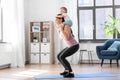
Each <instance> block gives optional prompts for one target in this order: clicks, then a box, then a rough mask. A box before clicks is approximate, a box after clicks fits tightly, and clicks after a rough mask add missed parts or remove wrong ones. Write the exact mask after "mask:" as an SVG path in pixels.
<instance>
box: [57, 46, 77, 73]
mask: <svg viewBox="0 0 120 80" xmlns="http://www.w3.org/2000/svg"><path fill="white" fill-rule="evenodd" d="M78 49H79V44H76V45H74V46H72V47H69V48H68V47H66V48H64V49H63V50H62V51H61V52H60V53H59V54H58V56H57V58H58V60H59V61H60V63H61V64H62V65H63V67H64V68H65V70H68V71H69V72H72V68H71V66H70V63H69V62H68V61H67V59H66V57H68V56H71V55H73V54H74V53H75V52H76V51H77V50H78Z"/></svg>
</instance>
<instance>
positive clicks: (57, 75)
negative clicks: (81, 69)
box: [34, 73, 116, 80]
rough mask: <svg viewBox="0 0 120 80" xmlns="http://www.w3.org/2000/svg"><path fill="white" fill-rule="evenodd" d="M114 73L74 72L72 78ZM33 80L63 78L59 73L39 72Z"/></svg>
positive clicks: (107, 75) (112, 75) (106, 75)
mask: <svg viewBox="0 0 120 80" xmlns="http://www.w3.org/2000/svg"><path fill="white" fill-rule="evenodd" d="M115 76H116V75H115V74H110V73H93V74H80V73H77V74H75V76H74V78H95V77H115ZM34 78H35V80H40V79H54V78H64V77H63V76H62V75H59V74H48V75H47V74H41V75H36V76H34Z"/></svg>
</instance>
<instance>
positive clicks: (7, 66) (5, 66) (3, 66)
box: [0, 64, 11, 69]
mask: <svg viewBox="0 0 120 80" xmlns="http://www.w3.org/2000/svg"><path fill="white" fill-rule="evenodd" d="M10 66H11V64H3V65H0V69H4V68H10Z"/></svg>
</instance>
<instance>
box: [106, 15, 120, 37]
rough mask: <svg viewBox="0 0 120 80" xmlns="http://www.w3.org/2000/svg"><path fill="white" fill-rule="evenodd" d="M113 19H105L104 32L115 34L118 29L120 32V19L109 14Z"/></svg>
mask: <svg viewBox="0 0 120 80" xmlns="http://www.w3.org/2000/svg"><path fill="white" fill-rule="evenodd" d="M109 17H110V19H111V21H105V23H104V24H105V27H104V32H105V34H106V35H111V34H115V33H116V31H117V32H118V33H120V19H116V18H114V17H113V16H111V15H109Z"/></svg>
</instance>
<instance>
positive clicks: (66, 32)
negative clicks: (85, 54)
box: [56, 16, 79, 77]
mask: <svg viewBox="0 0 120 80" xmlns="http://www.w3.org/2000/svg"><path fill="white" fill-rule="evenodd" d="M62 22H64V18H62V17H59V16H57V17H56V25H57V28H58V32H59V35H60V37H61V38H62V40H63V41H64V42H65V43H66V44H67V47H66V48H64V49H63V50H62V51H61V52H60V53H59V54H58V56H57V58H58V60H59V61H60V63H61V64H62V65H63V67H64V68H65V71H64V72H62V73H60V75H63V76H64V77H74V73H73V71H72V68H71V65H70V63H69V62H68V61H67V59H66V57H68V56H71V55H73V54H74V53H75V52H76V51H77V50H78V49H79V44H78V42H77V41H76V40H75V39H74V37H73V34H72V31H71V28H70V26H69V25H67V24H65V25H62Z"/></svg>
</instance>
